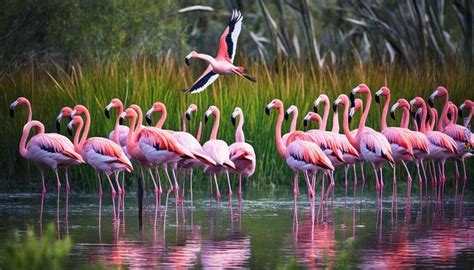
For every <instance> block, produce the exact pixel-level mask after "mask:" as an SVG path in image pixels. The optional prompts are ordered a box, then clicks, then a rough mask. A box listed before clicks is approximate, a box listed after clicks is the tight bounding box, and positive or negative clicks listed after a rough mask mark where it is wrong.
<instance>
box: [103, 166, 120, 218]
mask: <svg viewBox="0 0 474 270" xmlns="http://www.w3.org/2000/svg"><path fill="white" fill-rule="evenodd" d="M105 176H106V177H107V180H108V181H109V184H110V188H111V189H112V205H113V207H114V220H116V219H117V213H116V211H115V210H116V209H115V194H116V192H115V188H114V185H113V184H112V180H110V176H109V174H107V173H106V174H105Z"/></svg>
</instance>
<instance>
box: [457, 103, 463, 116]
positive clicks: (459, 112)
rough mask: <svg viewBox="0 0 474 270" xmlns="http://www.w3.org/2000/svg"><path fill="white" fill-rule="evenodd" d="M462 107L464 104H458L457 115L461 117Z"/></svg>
mask: <svg viewBox="0 0 474 270" xmlns="http://www.w3.org/2000/svg"><path fill="white" fill-rule="evenodd" d="M463 109H464V104H461V106H459V110H458V116H459V117H461V118H462V117H463V116H462V111H463Z"/></svg>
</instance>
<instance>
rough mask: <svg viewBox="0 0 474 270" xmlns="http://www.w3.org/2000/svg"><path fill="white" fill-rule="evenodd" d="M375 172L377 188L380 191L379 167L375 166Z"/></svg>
mask: <svg viewBox="0 0 474 270" xmlns="http://www.w3.org/2000/svg"><path fill="white" fill-rule="evenodd" d="M374 174H375V189H376V190H377V191H379V190H380V184H379V176H378V173H377V169H376V168H375V166H374Z"/></svg>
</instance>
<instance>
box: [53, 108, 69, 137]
mask: <svg viewBox="0 0 474 270" xmlns="http://www.w3.org/2000/svg"><path fill="white" fill-rule="evenodd" d="M71 113H72V108H71V107H67V106H66V107H63V108H62V109H61V111H60V112H59V114H58V117H56V131H57V132H58V133H59V131H61V119H63V118H69V117H70V116H71Z"/></svg>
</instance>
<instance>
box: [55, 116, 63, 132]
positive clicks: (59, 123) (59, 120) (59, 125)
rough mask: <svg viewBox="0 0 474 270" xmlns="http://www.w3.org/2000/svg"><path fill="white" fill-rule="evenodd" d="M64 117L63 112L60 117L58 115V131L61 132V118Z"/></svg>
mask: <svg viewBox="0 0 474 270" xmlns="http://www.w3.org/2000/svg"><path fill="white" fill-rule="evenodd" d="M62 118H63V113H60V114H59V115H58V117H56V132H57V133H59V132H60V131H61V119H62Z"/></svg>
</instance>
